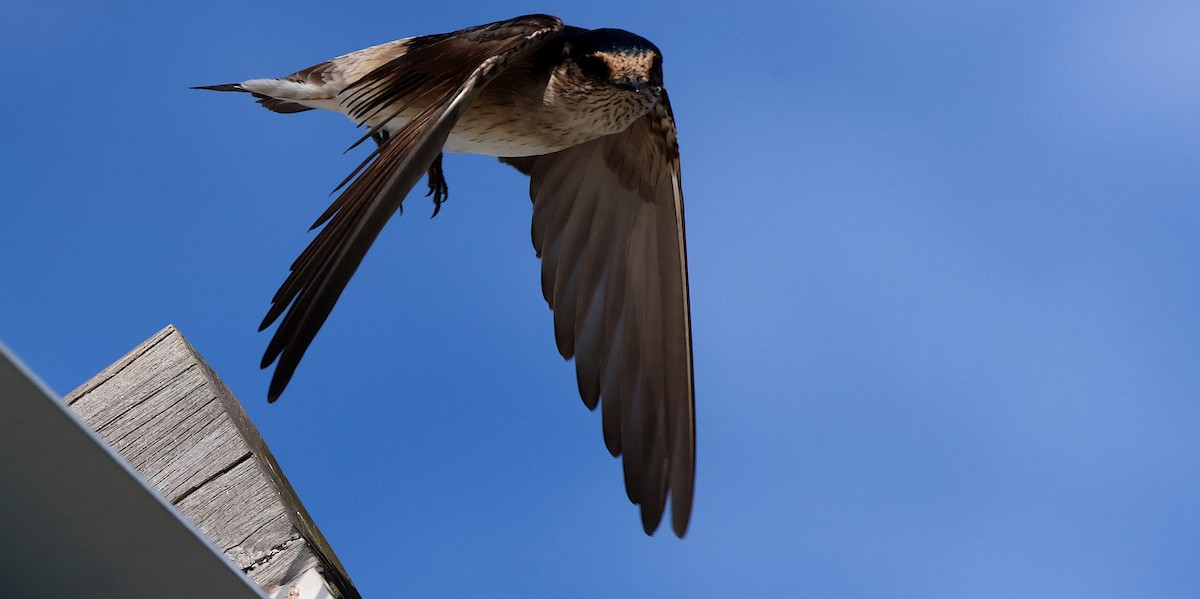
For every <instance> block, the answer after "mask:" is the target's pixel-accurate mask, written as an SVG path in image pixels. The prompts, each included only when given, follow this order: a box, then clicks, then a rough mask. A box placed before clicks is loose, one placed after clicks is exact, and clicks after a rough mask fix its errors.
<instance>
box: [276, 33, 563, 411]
mask: <svg viewBox="0 0 1200 599" xmlns="http://www.w3.org/2000/svg"><path fill="white" fill-rule="evenodd" d="M562 28H563V24H562V21H560V20H558V19H557V18H555V17H550V16H545V15H532V16H527V17H518V18H516V19H511V20H508V21H501V22H498V23H491V24H488V25H482V26H479V27H472V28H470V29H464V30H462V31H457V32H454V33H448V34H441V35H431V36H423V37H417V38H412V39H411V40H409V41H408V43H407V51H405V52H404V53H403V54H402V55H400V56H398V57H396V58H394V59H392V60H390V61H388V62H386V63H384V64H382V65H381V66H379V67H377V68H375V69H373V70H372V71H370V72H369V73H367V74H366V75H364V76H363V77H362V78H361V79H358V80H357V81H355V82H353V83H351V84H350V85H348V86H347V87H346V88H345V89H344V90H343V91H342V92H341V93H340V94H339V95H338V98H339V101H340V102H343V103H344V105H345V107H346V108H347V109H348V110H347V111H348V112H350V114H351V116H353V117H354V118H355V119H356V120H358V122H360V123H363V122H367V121H374V122H376V123H377V124H376V125H375V128H374V129H373V130H372V131H371V132H372V133H376V132H378V131H379V130H380V129H381V128H382V127H383V126H384V125H385V124H386V122H379V121H380V119H386V118H388V117H390V116H391V115H393V114H398V113H399V112H401V111H402V110H404V109H406V108H408V107H410V106H412V105H416V106H422V105H425V104H426V103H428V107H427V108H425V109H423V110H421V111H420V112H419V113H418V114H417V115H416V116H415V117H413V118H412V120H411V121H409V122H408V123H407V124H406V125H405V126H404V127H403V128H402V129H401V130H400V131H397V132H395V133H393V134H392V135H390V136H388V137H387V139H386V140H385V141H383V143H381V144H380V146H379V147H378V148H376V150H375V151H374V152H373V153H372V154H371V155H370V156H369V157H368V158H367V160H366V161H365V162H364V163H363V165H362V166H360V167H359V168H358V169H356V170H355V171H354V173H351V175H350V177H347V180H346V181H344V182H343V185H346V184H347V183H348V185H346V187H345V191H343V192H342V194H341V195H340V196H339V197H338V198H337V200H335V201H334V202H333V204H332V205H331V206H330V207H329V209H328V210H326V211H325V214H323V215H322V216H321V217H320V218H319V219H318V220H317V223H316V224H315V225H314V228H315V227H317V226H320V225H321V224H325V227H324V228H323V229H321V232H320V233H318V234H317V237H316V238H315V239H314V240H313V241H312V243H311V244H309V246H308V248H306V249H305V250H304V252H303V253H302V254H300V257H299V258H297V259H296V261H295V262H294V263H293V264H292V268H291V274H290V275H289V276H288V278H287V280H286V281H284V283H283V285H282V286H281V287H280V288H279V291H278V292H276V294H275V297H274V298H273V299H272V300H271V301H272V306H271V309H270V310H269V311H268V312H267V315H266V318H264V319H263V323H262V326H261V327H259V330H262V329H265V328H267V327H268V326H270V325H271V324H272V323H273V322H274V321H275V320H276V319H278V318H279V317H280V316H281V315H282V316H283V320H282V321H281V322H280V324H279V328H278V329H276V331H275V335H274V336H273V337H272V338H271V342H270V343H269V344H268V346H267V350H266V353H265V355H264V356H263V360H262V367H263V368H266V367H268V366H270V365H271V363H272V362H275V361H276V359H278V365H277V366H276V367H275V374H274V375H273V376H272V378H271V385H270V388H269V390H268V392H267V398H268V399H269V400H270V401H274V400H275V399H277V398H278V397H279V394H280V393H282V392H283V389H284V387H286V386H287V383H288V381H289V380H291V378H292V374H293V373H294V372H295V370H296V366H297V365H298V364H299V363H300V359H301V358H302V357H303V356H304V352H305V351H306V350H307V349H308V346H309V344H310V343H311V342H312V340H313V337H314V336H315V335H316V334H317V331H318V330H319V329H320V328H321V325H322V324H324V322H325V319H326V318H327V317H328V316H329V313H330V311H331V310H333V306H334V304H335V303H336V302H337V299H338V297H339V296H340V295H341V294H342V290H343V289H345V287H346V283H347V282H349V280H350V277H351V276H353V274H354V271H355V270H357V269H358V265H359V264H360V263H362V259H363V256H365V255H366V253H367V249H368V248H369V247H370V246H371V243H372V242H373V241H375V238H376V237H377V236H378V235H379V232H380V231H381V230H382V229H383V226H384V224H385V223H386V222H387V221H388V219H389V218H391V216H392V214H393V213H394V212H396V210H397V209H399V208H400V205H401V203H402V202H403V201H404V197H405V196H406V195H407V194H408V192H409V191H410V190H411V189H412V188H413V186H414V185H416V183H417V181H419V180H420V178H421V176H422V175H423V174H424V173H425V171H426V170H427V169H428V168H429V166H430V164H432V163H433V161H434V159H435V158H436V157H437V156H438V154H439V153H441V150H442V146H443V145H444V144H445V143H446V138H447V136H448V135H449V134H450V130H451V129H453V128H454V124H455V122H456V121H457V120H458V118H459V116H460V115H461V114H462V113H463V111H464V110H466V109H467V107H468V106H470V104H471V102H472V101H473V100H474V99H475V97H476V96H477V95H478V94H479V92H480V91H481V90H482V89H483V88H484V87H485V86H486V85H487V84H488V83H489V82H490V81H492V80H493V79H494V78H495V77H496V76H497V75H499V74H500V73H501V72H503V71H504V69H505V68H506V67H507V66H508V65H510V64H512V63H513V62H514V61H516V60H519V59H521V58H524V57H526V56H528V55H529V54H530V53H531V52H533V51H534V50H536V49H537V48H540V47H541V46H542V45H544V44H545V43H546V42H547V41H549V40H550V39H551V38H553V37H554V35H555V34H557V33H558V32H559V31H561V30H562ZM320 66H321V65H317V67H314V69H315V68H318V67H320ZM356 175H357V177H356ZM285 312H286V314H285Z"/></svg>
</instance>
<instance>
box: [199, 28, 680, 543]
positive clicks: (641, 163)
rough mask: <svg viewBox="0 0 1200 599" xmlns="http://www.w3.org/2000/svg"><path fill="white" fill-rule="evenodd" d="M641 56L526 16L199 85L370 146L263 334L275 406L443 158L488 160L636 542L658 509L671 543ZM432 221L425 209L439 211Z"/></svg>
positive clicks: (666, 161)
mask: <svg viewBox="0 0 1200 599" xmlns="http://www.w3.org/2000/svg"><path fill="white" fill-rule="evenodd" d="M661 67H662V56H661V54H660V53H659V51H658V48H656V47H655V46H654V45H653V44H651V43H650V42H649V41H647V40H645V39H643V38H641V37H638V36H636V35H634V34H631V33H628V32H625V31H620V30H614V29H597V30H586V29H580V28H576V27H568V26H565V25H563V23H562V22H561V21H560V20H558V19H557V18H554V17H550V16H546V15H530V16H526V17H518V18H515V19H510V20H508V21H501V22H497V23H489V24H486V25H480V26H478V27H470V28H467V29H463V30H460V31H456V32H452V33H446V34H437V35H427V36H417V37H410V38H405V39H401V40H396V41H394V42H388V43H385V44H380V45H377V46H372V47H370V48H366V49H363V50H359V51H357V52H351V53H349V54H345V55H343V56H340V57H337V58H334V59H331V60H328V61H326V62H322V63H320V64H317V65H314V66H312V67H309V68H307V69H303V70H301V71H298V72H296V73H294V74H292V75H288V76H286V77H281V78H277V79H251V80H248V81H244V82H242V83H234V84H225V85H217V86H208V87H205V88H204V89H212V90H217V91H238V92H248V93H251V94H253V95H254V96H255V97H256V98H258V100H259V102H260V103H261V104H262V105H263V106H265V107H267V108H269V109H271V110H274V111H276V112H282V113H292V112H301V111H305V110H310V109H323V110H331V111H335V112H340V113H342V114H345V115H347V116H348V117H350V118H351V119H352V120H353V121H354V122H355V123H356V124H358V125H359V126H362V127H364V128H366V130H367V132H368V133H367V135H366V136H364V139H366V137H371V138H373V139H375V141H376V142H378V144H379V145H378V148H376V149H375V151H374V152H372V154H371V155H370V156H369V157H368V158H367V160H366V161H365V162H364V163H363V164H362V165H361V166H360V167H359V168H358V169H356V170H355V171H354V173H351V175H350V177H347V179H346V180H345V181H344V182H343V184H342V185H343V186H344V187H345V190H344V191H343V192H342V194H341V195H340V196H339V197H338V199H337V200H336V201H334V203H333V204H332V205H331V206H330V207H329V209H328V210H326V212H325V213H324V214H323V215H322V216H321V217H320V218H318V220H317V223H316V224H315V225H314V228H315V227H317V226H321V225H324V226H323V228H322V229H321V231H320V233H318V235H317V237H316V239H315V240H314V241H313V242H312V243H311V244H310V245H309V247H308V248H307V249H306V250H305V251H304V252H303V253H302V254H301V255H300V257H299V258H298V259H297V260H296V262H295V263H294V264H293V265H292V272H291V274H290V275H289V276H288V278H287V280H286V281H285V282H284V284H283V286H282V287H281V288H280V289H279V291H278V293H276V295H275V298H274V299H273V300H272V307H271V309H270V310H269V311H268V313H267V316H266V318H265V319H264V321H263V328H266V327H267V326H270V325H271V324H272V323H273V322H274V321H275V320H277V319H279V318H280V317H281V316H282V317H283V318H282V321H281V322H280V324H279V327H278V329H277V330H276V332H275V334H274V336H273V337H272V339H271V342H270V344H269V345H268V347H267V351H266V355H265V356H264V358H263V367H264V368H266V367H267V366H269V365H270V364H271V363H272V362H275V361H276V360H278V364H277V366H276V370H275V374H274V376H273V378H272V381H271V388H270V390H269V392H268V397H269V398H270V399H271V400H272V401H273V400H274V399H276V398H277V397H278V396H279V394H280V393H281V392H282V391H283V388H284V387H285V386H286V385H287V383H288V381H289V380H290V378H291V376H292V373H293V372H294V371H295V368H296V366H297V365H298V364H299V361H300V358H301V357H302V356H303V354H304V352H305V350H306V349H307V348H308V346H309V344H310V343H311V341H312V339H313V337H314V336H315V335H316V333H317V330H318V329H319V328H320V327H321V325H322V324H323V323H324V321H325V319H326V318H327V317H328V315H329V312H330V311H331V310H332V309H333V305H334V303H336V301H337V299H338V297H339V296H340V295H341V293H342V290H343V289H344V287H345V285H346V283H347V282H348V281H349V279H350V277H351V276H352V275H353V273H354V271H355V270H356V269H357V268H358V266H359V264H360V263H361V261H362V258H363V256H364V255H365V254H366V251H367V249H368V248H369V247H370V245H371V243H372V242H373V241H374V239H375V237H376V236H377V235H378V234H379V231H380V230H381V229H382V228H383V226H384V224H385V223H386V222H387V220H388V219H389V218H390V217H391V216H392V215H393V214H394V213H395V212H397V211H398V210H399V208H400V206H401V203H402V202H403V200H404V197H405V196H406V195H407V194H408V192H409V191H410V190H411V189H412V187H413V186H414V185H415V184H416V183H417V181H419V180H420V177H421V175H422V174H423V173H425V172H426V171H428V172H429V176H430V181H429V182H430V192H431V193H433V194H434V202H435V204H439V205H440V202H441V201H442V200H443V199H444V197H445V192H446V184H445V180H444V178H443V176H442V169H441V153H442V152H443V151H450V152H463V153H475V154H486V155H491V156H498V157H500V158H501V160H502V161H504V162H508V163H509V164H512V165H513V166H515V167H516V168H517V169H518V170H520V171H521V172H522V173H524V174H526V175H529V176H530V179H531V182H530V195H531V197H532V199H533V202H534V214H533V242H534V247H535V249H536V250H537V252H538V255H539V256H540V257H541V258H542V289H543V293H544V295H545V297H546V300H547V302H548V303H549V304H550V307H551V308H552V309H553V310H554V330H555V338H556V340H557V342H558V348H559V351H560V352H561V353H562V355H563V356H564V357H565V358H572V357H574V358H576V371H577V375H578V380H579V392H580V395H581V397H582V398H583V401H584V403H585V404H586V405H587V406H588V407H589V408H595V407H596V406H597V405H598V404H599V403H600V400H601V398H603V404H602V407H603V409H602V414H603V429H604V440H605V444H606V445H607V447H608V449H609V451H610V452H611V453H612V454H613V455H614V456H616V455H622V454H623V455H624V456H625V458H624V467H625V481H626V491H627V493H628V495H629V498H630V500H631V501H633V502H634V503H637V504H640V505H641V506H642V524H643V527H644V528H645V530H646V532H647V533H651V532H653V530H654V529H655V528H656V527H657V526H658V523H659V520H660V519H661V517H662V514H663V511H664V509H665V503H666V499H667V496H668V494H669V495H670V497H671V503H672V522H673V528H674V530H675V533H676V534H677V535H679V536H681V537H682V536H683V534H684V532H685V530H686V528H687V524H688V519H689V515H690V512H691V504H692V492H693V486H694V483H693V475H694V469H695V421H694V415H693V390H692V354H691V319H690V314H689V312H690V310H689V307H688V289H687V260H686V254H685V248H684V246H685V242H684V230H683V197H682V191H681V184H680V180H679V153H678V146H677V142H676V135H675V124H674V118H673V116H672V115H671V110H670V105H669V104H668V102H667V97H666V92H665V91H664V90H663V88H662V71H661ZM435 213H436V211H435Z"/></svg>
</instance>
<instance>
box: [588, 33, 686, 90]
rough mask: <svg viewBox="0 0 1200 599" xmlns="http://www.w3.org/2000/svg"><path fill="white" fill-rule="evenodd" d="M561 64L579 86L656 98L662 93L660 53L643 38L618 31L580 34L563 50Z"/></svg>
mask: <svg viewBox="0 0 1200 599" xmlns="http://www.w3.org/2000/svg"><path fill="white" fill-rule="evenodd" d="M565 52H566V57H565V58H566V60H565V61H564V63H565V65H566V66H567V67H568V69H569V72H570V75H571V76H572V78H573V79H576V80H577V81H578V82H580V83H581V84H583V85H585V86H587V87H591V88H592V89H596V88H609V89H615V90H621V91H623V92H626V93H634V94H645V95H647V96H649V97H652V98H657V97H658V96H659V94H661V93H662V84H663V80H662V53H661V52H659V50H658V47H656V46H655V45H654V44H652V43H650V41H649V40H647V39H646V38H643V37H640V36H637V35H634V34H632V33H629V32H628V31H623V30H621V29H593V30H590V31H586V32H583V33H582V34H580V35H579V36H577V37H576V38H575V39H573V40H571V43H570V44H569V45H567V47H566V48H565Z"/></svg>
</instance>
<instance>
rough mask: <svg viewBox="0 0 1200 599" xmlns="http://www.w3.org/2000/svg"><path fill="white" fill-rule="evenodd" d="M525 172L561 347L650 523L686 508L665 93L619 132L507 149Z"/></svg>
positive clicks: (678, 284)
mask: <svg viewBox="0 0 1200 599" xmlns="http://www.w3.org/2000/svg"><path fill="white" fill-rule="evenodd" d="M501 160H502V161H504V162H507V163H509V164H512V165H513V166H516V167H517V168H518V169H519V170H521V172H523V173H525V174H527V175H529V176H530V186H529V190H530V191H529V193H530V196H531V197H532V198H533V245H534V248H535V249H536V250H537V252H538V255H539V256H540V257H541V258H542V292H543V294H544V295H545V297H546V301H547V302H548V303H549V304H550V307H551V308H552V309H553V310H554V333H555V338H556V340H557V341H558V350H559V352H560V353H562V355H563V357H564V358H571V357H572V356H574V358H575V368H576V372H577V375H578V379H579V394H580V396H581V397H582V398H583V402H584V403H585V404H586V405H587V406H588V408H589V409H594V408H595V407H596V405H597V402H598V401H599V400H600V399H601V398H603V402H602V403H603V408H602V409H601V413H602V421H603V428H604V441H605V444H606V445H607V446H608V450H609V451H610V452H611V453H612V454H613V455H614V456H616V455H621V454H624V461H623V463H624V470H625V489H626V491H627V493H628V495H629V500H630V501H632V502H633V503H636V504H640V505H641V513H642V526H643V528H644V529H645V531H646V533H647V534H650V533H652V532H653V531H654V530H655V529H656V528H657V527H658V524H659V521H660V520H661V519H662V514H663V510H664V507H665V504H666V497H667V495H668V493H669V494H670V497H671V516H672V528H673V529H674V531H675V534H676V535H678V536H679V537H683V535H684V533H685V532H686V531H687V525H688V519H689V517H690V514H691V507H692V492H693V487H694V482H693V478H694V474H695V463H696V460H695V455H696V427H695V416H694V394H693V390H692V386H693V379H692V338H691V315H690V308H689V305H688V280H687V256H686V251H685V242H684V226H683V195H682V192H681V187H680V179H679V146H678V143H677V141H676V133H675V121H674V118H673V117H672V115H671V108H670V104H669V103H668V101H667V96H666V92H663V96H662V99H661V100H660V101H659V102H658V104H657V105H656V106H655V107H654V108H652V109H651V110H650V112H649V113H648V114H646V115H645V116H643V117H642V118H640V119H638V120H637V121H635V122H634V123H633V124H632V125H630V126H629V128H628V129H626V130H625V131H623V132H621V133H617V134H614V135H610V136H607V137H602V138H600V139H597V140H594V141H591V142H588V143H585V144H582V145H579V146H575V147H573V148H569V149H566V150H562V151H560V152H556V153H554V154H547V155H545V156H535V157H529V158H502V159H501Z"/></svg>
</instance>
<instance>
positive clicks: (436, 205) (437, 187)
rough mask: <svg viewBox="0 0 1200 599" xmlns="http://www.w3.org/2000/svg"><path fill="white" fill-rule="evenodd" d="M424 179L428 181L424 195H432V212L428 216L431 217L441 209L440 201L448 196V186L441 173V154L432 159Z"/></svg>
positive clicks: (444, 176)
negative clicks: (427, 188)
mask: <svg viewBox="0 0 1200 599" xmlns="http://www.w3.org/2000/svg"><path fill="white" fill-rule="evenodd" d="M426 179H427V180H428V182H429V193H426V194H425V197H429V196H433V214H432V215H431V216H430V217H429V218H433V217H434V216H437V215H438V211H439V210H441V209H442V203H443V202H445V201H446V200H447V199H448V198H449V197H450V186H449V185H446V175H445V174H444V173H442V155H441V154H438V155H437V158H434V159H433V164H431V165H429V173H428V175H426Z"/></svg>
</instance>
